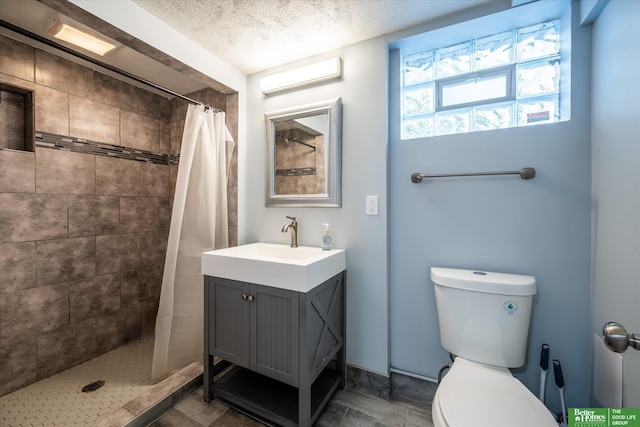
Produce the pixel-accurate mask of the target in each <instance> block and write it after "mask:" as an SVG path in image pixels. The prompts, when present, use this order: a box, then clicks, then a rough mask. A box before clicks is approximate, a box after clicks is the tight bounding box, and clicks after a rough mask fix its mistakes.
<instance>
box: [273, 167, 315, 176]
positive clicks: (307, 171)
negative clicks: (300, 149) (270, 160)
mask: <svg viewBox="0 0 640 427" xmlns="http://www.w3.org/2000/svg"><path fill="white" fill-rule="evenodd" d="M315 174H316V168H298V169H277V170H276V176H302V175H315Z"/></svg>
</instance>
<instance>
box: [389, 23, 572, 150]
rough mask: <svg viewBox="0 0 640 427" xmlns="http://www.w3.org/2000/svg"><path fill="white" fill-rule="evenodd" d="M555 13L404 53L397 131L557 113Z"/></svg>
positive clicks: (406, 133)
mask: <svg viewBox="0 0 640 427" xmlns="http://www.w3.org/2000/svg"><path fill="white" fill-rule="evenodd" d="M560 54H561V52H560V21H559V20H554V21H549V22H543V23H541V24H536V25H530V26H527V27H522V28H514V29H513V30H511V31H505V32H501V33H498V34H492V35H489V36H486V37H481V38H477V39H474V40H468V41H466V42H464V43H458V44H456V45H453V46H446V47H443V48H439V49H432V50H428V51H424V52H418V53H414V54H411V55H405V56H403V58H402V64H401V66H402V70H401V76H402V90H401V100H400V103H401V111H402V113H401V114H402V118H401V119H402V127H401V129H402V139H413V138H423V137H429V136H435V135H448V134H454V133H462V132H472V131H483V130H493V129H503V128H509V127H515V126H528V125H536V124H544V123H554V122H557V121H559V120H560V113H559V111H560V110H559V102H560V96H561V93H560V66H561V56H560Z"/></svg>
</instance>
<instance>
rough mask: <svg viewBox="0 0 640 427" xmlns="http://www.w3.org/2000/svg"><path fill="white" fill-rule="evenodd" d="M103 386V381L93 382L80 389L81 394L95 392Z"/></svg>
mask: <svg viewBox="0 0 640 427" xmlns="http://www.w3.org/2000/svg"><path fill="white" fill-rule="evenodd" d="M103 385H104V381H103V380H98V381H94V382H92V383H89V384H87V385H86V386H84V387H82V392H83V393H88V392H90V391H96V390H97V389H99V388H100V387H102V386H103Z"/></svg>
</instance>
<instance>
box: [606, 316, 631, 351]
mask: <svg viewBox="0 0 640 427" xmlns="http://www.w3.org/2000/svg"><path fill="white" fill-rule="evenodd" d="M602 335H603V336H604V343H605V344H606V346H607V348H608V349H609V350H612V351H615V352H616V353H622V352H624V351H625V350H626V349H627V347H632V348H635V349H636V350H640V334H627V330H626V329H625V328H624V326H622V325H621V324H620V323H618V322H607V323H605V324H604V327H603V328H602Z"/></svg>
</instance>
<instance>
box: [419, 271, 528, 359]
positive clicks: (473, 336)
mask: <svg viewBox="0 0 640 427" xmlns="http://www.w3.org/2000/svg"><path fill="white" fill-rule="evenodd" d="M431 280H432V281H433V283H434V286H435V293H436V306H437V310H438V322H439V325H440V342H441V343H442V346H443V347H444V348H445V349H446V350H447V351H449V352H451V353H453V354H455V355H456V356H460V357H463V358H465V359H469V360H473V361H476V362H480V363H486V364H489V365H493V366H500V367H506V368H515V367H519V366H522V365H523V364H524V359H525V354H526V350H527V336H528V333H529V319H530V317H531V302H532V299H533V295H535V293H536V279H535V278H534V277H531V276H521V275H516V274H505V273H492V272H485V271H473V270H459V269H453V268H439V267H432V268H431Z"/></svg>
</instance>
